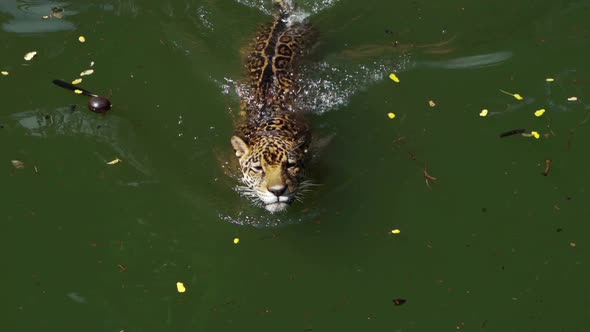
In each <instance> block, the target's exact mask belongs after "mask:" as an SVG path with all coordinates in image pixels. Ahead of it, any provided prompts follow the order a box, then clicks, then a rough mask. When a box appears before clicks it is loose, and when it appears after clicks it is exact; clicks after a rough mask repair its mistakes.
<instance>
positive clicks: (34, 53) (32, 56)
mask: <svg viewBox="0 0 590 332" xmlns="http://www.w3.org/2000/svg"><path fill="white" fill-rule="evenodd" d="M35 55H37V52H36V51H33V52H29V53H27V54H25V56H24V59H25V60H27V61H31V60H33V58H34V57H35Z"/></svg>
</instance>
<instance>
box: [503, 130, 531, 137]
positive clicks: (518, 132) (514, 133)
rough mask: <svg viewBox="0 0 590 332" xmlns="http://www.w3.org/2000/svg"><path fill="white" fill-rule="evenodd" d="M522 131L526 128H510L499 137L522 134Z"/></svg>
mask: <svg viewBox="0 0 590 332" xmlns="http://www.w3.org/2000/svg"><path fill="white" fill-rule="evenodd" d="M524 132H526V129H522V128H521V129H514V130H510V131H507V132H505V133H501V134H500V138H504V137H508V136H513V135H518V134H522V133H524Z"/></svg>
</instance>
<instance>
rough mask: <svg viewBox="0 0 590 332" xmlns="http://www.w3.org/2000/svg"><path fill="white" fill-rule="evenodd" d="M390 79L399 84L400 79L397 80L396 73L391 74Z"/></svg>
mask: <svg viewBox="0 0 590 332" xmlns="http://www.w3.org/2000/svg"><path fill="white" fill-rule="evenodd" d="M389 78H390V79H391V80H392V81H394V82H395V83H399V78H397V76H395V74H394V73H391V74H389Z"/></svg>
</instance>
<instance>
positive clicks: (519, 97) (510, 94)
mask: <svg viewBox="0 0 590 332" xmlns="http://www.w3.org/2000/svg"><path fill="white" fill-rule="evenodd" d="M500 92H502V93H505V94H507V95H509V96H512V97H514V98H516V100H523V99H524V98H522V96H521V95H519V94H518V93H510V92H508V91H504V90H500Z"/></svg>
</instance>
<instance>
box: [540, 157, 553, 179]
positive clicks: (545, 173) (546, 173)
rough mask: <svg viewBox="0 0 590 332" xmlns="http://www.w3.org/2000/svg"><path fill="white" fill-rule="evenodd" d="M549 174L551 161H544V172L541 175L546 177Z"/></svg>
mask: <svg viewBox="0 0 590 332" xmlns="http://www.w3.org/2000/svg"><path fill="white" fill-rule="evenodd" d="M549 172H551V159H545V170H544V171H543V173H541V174H543V176H547V175H549Z"/></svg>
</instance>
